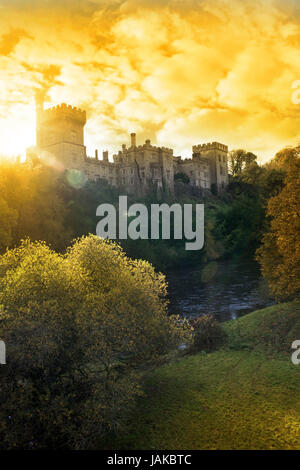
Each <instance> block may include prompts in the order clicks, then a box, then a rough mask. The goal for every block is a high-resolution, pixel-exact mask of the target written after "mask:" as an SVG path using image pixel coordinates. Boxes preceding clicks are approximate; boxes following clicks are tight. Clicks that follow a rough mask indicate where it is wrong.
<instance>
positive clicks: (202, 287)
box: [167, 261, 274, 322]
mask: <svg viewBox="0 0 300 470" xmlns="http://www.w3.org/2000/svg"><path fill="white" fill-rule="evenodd" d="M167 281H168V283H169V288H168V292H169V300H170V306H169V311H170V312H171V313H176V314H180V315H181V316H184V317H187V318H190V317H198V316H200V315H204V314H212V315H214V316H215V318H216V319H217V320H218V321H221V322H223V321H227V320H232V319H235V318H238V317H239V316H242V315H245V314H246V313H249V312H252V311H253V310H256V309H260V308H264V307H266V306H268V305H272V304H273V303H274V301H273V300H272V298H271V297H270V295H269V293H268V289H267V286H266V283H265V281H263V279H262V278H261V275H260V270H259V266H258V265H257V264H256V263H255V262H243V263H241V262H239V263H234V262H232V261H221V262H211V263H209V264H207V265H205V266H201V267H196V268H185V269H183V270H176V271H172V272H169V273H168V274H167Z"/></svg>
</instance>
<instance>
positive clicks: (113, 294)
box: [0, 235, 190, 449]
mask: <svg viewBox="0 0 300 470" xmlns="http://www.w3.org/2000/svg"><path fill="white" fill-rule="evenodd" d="M0 285H1V287H0V306H1V321H0V337H1V338H2V339H3V340H4V341H5V343H6V347H7V365H6V366H5V367H2V368H1V369H0V374H1V375H0V377H1V381H0V401H1V411H0V448H2V449H24V448H25V449H26V448H34V449H41V448H60V449H62V448H69V449H70V448H72V449H80V448H84V449H86V448H90V447H91V446H93V444H94V441H95V440H98V441H99V438H101V436H103V435H104V434H105V433H107V432H108V431H111V430H118V429H119V427H120V426H121V425H122V423H123V420H124V419H125V418H126V416H127V414H128V412H129V410H130V408H131V406H132V404H133V403H134V400H135V398H136V397H137V396H138V395H139V393H140V378H141V376H142V373H143V371H144V369H145V367H146V366H147V365H148V364H149V365H150V364H155V363H157V361H160V358H161V357H163V355H164V354H166V353H167V352H168V351H169V350H170V349H173V348H177V346H178V344H179V342H181V341H188V340H189V338H190V334H189V329H188V327H187V326H186V325H185V323H184V322H183V323H182V322H179V321H178V319H177V318H175V317H172V316H168V313H167V301H166V287H167V286H166V283H165V278H164V276H163V275H162V274H160V273H156V272H155V271H154V269H153V267H152V266H151V265H150V264H149V263H147V262H144V261H139V260H135V261H134V260H131V259H129V258H128V257H127V256H126V255H125V253H124V252H123V251H122V249H121V248H120V246H119V245H117V244H115V243H112V242H109V241H104V240H102V239H100V238H98V237H96V236H93V235H90V236H87V237H83V238H81V239H78V240H76V241H75V242H74V243H73V245H72V246H71V247H70V248H69V249H68V251H67V253H66V254H65V255H61V254H58V253H56V252H54V251H52V250H51V249H50V248H49V247H48V246H47V245H46V244H45V243H44V242H35V243H32V242H30V241H28V240H27V241H23V242H22V244H21V246H20V247H18V248H16V249H14V250H10V251H7V252H6V254H5V255H3V256H1V257H0Z"/></svg>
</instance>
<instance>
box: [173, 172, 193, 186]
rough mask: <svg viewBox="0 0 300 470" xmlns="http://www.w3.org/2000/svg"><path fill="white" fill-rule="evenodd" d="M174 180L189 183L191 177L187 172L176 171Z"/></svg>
mask: <svg viewBox="0 0 300 470" xmlns="http://www.w3.org/2000/svg"><path fill="white" fill-rule="evenodd" d="M174 180H175V181H182V182H183V183H185V184H189V182H190V178H189V176H188V175H187V174H186V173H176V174H175V175H174Z"/></svg>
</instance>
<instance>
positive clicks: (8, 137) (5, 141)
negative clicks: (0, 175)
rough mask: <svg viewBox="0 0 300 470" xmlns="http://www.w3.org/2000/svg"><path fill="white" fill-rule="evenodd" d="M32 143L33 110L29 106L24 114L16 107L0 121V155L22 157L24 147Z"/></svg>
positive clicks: (33, 132) (33, 136)
mask: <svg viewBox="0 0 300 470" xmlns="http://www.w3.org/2000/svg"><path fill="white" fill-rule="evenodd" d="M32 111H33V112H32ZM34 144H35V114H34V110H31V109H30V106H29V107H28V112H27V113H25V115H24V111H23V110H22V112H20V109H18V107H16V109H15V110H14V109H13V110H12V111H11V113H10V116H9V117H7V119H5V120H3V121H2V123H1V138H0V155H4V156H9V157H13V156H21V157H24V156H25V154H26V148H28V147H30V146H31V145H34Z"/></svg>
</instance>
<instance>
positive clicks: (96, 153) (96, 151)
mask: <svg viewBox="0 0 300 470" xmlns="http://www.w3.org/2000/svg"><path fill="white" fill-rule="evenodd" d="M95 158H96V160H98V150H97V149H96V150H95Z"/></svg>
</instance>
